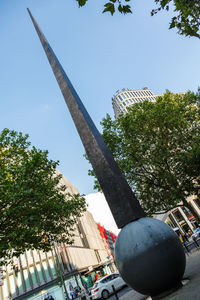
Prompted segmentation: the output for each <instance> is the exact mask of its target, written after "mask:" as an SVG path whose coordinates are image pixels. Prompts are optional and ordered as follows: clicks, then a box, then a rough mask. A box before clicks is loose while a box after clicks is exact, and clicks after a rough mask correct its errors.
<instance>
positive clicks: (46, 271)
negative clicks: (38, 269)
mask: <svg viewBox="0 0 200 300" xmlns="http://www.w3.org/2000/svg"><path fill="white" fill-rule="evenodd" d="M43 268H44V272H45V275H46V278H47V280H48V279H49V278H50V274H49V270H48V266H47V262H46V261H43Z"/></svg>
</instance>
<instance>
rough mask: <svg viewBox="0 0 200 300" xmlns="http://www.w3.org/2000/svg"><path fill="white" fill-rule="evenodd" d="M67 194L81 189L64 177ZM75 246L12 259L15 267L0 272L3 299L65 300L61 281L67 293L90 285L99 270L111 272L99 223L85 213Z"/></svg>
mask: <svg viewBox="0 0 200 300" xmlns="http://www.w3.org/2000/svg"><path fill="white" fill-rule="evenodd" d="M62 184H65V185H66V187H67V189H68V192H70V193H78V190H77V189H76V188H75V187H74V186H73V185H72V184H71V183H70V182H69V181H68V180H67V179H66V178H65V177H64V176H63V178H62ZM74 234H75V235H74V243H73V245H70V246H68V245H66V244H63V243H62V244H59V245H57V244H55V245H54V247H53V248H52V251H49V252H48V253H44V252H42V251H37V250H29V251H26V253H24V254H22V255H20V257H19V258H15V259H14V260H13V265H8V266H6V267H3V273H1V272H0V277H1V279H0V282H1V284H0V299H1V300H8V299H15V300H21V299H29V300H36V299H37V300H44V298H45V297H46V295H47V293H50V294H51V295H52V296H53V297H54V299H55V300H64V299H65V298H64V292H63V287H62V280H64V282H65V286H66V289H67V292H68V294H69V295H70V291H71V290H72V288H74V287H75V286H82V285H83V283H84V282H86V283H87V285H88V286H90V285H92V284H93V282H94V278H95V274H96V271H101V273H102V274H109V273H111V272H112V266H111V265H110V261H109V260H108V258H107V256H108V255H107V251H106V249H105V247H104V243H103V240H102V238H101V235H100V233H99V230H98V227H97V224H96V222H95V221H94V219H93V216H92V214H91V213H90V212H88V211H86V212H85V213H84V214H83V216H82V217H81V218H79V220H78V223H77V225H76V226H75V227H74ZM61 275H62V276H61Z"/></svg>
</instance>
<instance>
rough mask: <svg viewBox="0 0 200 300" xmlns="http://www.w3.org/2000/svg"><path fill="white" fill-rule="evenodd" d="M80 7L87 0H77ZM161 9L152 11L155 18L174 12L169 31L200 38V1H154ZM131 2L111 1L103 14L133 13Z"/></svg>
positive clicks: (123, 0) (106, 5)
mask: <svg viewBox="0 0 200 300" xmlns="http://www.w3.org/2000/svg"><path fill="white" fill-rule="evenodd" d="M77 1H78V4H79V6H84V5H85V4H86V2H87V0H77ZM154 1H155V3H156V4H157V5H159V7H158V8H157V9H152V11H151V15H152V16H154V15H155V14H157V13H158V12H159V11H161V10H166V11H168V10H169V9H170V8H172V9H173V10H174V13H175V15H174V16H173V17H172V19H171V22H170V26H169V29H172V28H176V29H177V30H178V33H179V34H182V35H185V36H195V37H198V38H200V1H197V0H154ZM126 2H130V0H109V1H108V2H107V3H106V4H105V5H104V7H105V8H104V10H103V13H105V12H110V13H111V15H113V14H114V13H115V12H116V10H118V11H119V12H120V13H122V14H128V13H132V10H131V6H130V5H125V3H126Z"/></svg>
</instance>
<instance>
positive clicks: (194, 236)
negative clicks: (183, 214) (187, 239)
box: [192, 228, 200, 239]
mask: <svg viewBox="0 0 200 300" xmlns="http://www.w3.org/2000/svg"><path fill="white" fill-rule="evenodd" d="M199 237H200V229H199V228H196V229H195V230H194V233H193V234H192V239H197V238H199Z"/></svg>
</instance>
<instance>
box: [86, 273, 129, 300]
mask: <svg viewBox="0 0 200 300" xmlns="http://www.w3.org/2000/svg"><path fill="white" fill-rule="evenodd" d="M112 285H114V287H115V290H119V289H121V288H122V287H123V286H126V285H127V284H126V283H125V281H124V280H123V279H122V278H121V276H120V274H118V273H113V274H111V275H107V276H104V277H103V278H101V279H99V280H97V281H96V282H95V284H94V286H93V287H92V289H91V296H92V299H100V298H103V299H107V298H108V297H109V295H110V294H112V293H113V288H112Z"/></svg>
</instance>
